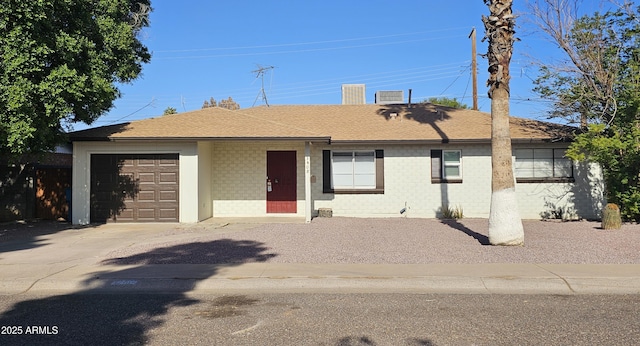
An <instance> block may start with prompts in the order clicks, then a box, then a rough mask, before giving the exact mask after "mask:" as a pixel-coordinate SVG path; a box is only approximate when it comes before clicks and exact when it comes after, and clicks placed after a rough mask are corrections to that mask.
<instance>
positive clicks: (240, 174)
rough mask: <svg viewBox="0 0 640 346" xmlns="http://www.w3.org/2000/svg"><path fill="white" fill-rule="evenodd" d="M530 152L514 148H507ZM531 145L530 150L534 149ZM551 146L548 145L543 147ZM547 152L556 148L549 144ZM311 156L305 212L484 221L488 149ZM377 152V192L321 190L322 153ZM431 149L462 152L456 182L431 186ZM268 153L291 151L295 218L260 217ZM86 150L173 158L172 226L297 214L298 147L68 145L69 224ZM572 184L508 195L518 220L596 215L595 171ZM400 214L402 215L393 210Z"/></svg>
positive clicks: (581, 172)
mask: <svg viewBox="0 0 640 346" xmlns="http://www.w3.org/2000/svg"><path fill="white" fill-rule="evenodd" d="M517 147H521V148H526V147H531V146H530V145H524V146H523V145H520V146H516V145H514V148H517ZM536 147H538V146H536ZM549 147H551V145H550V146H549ZM555 147H558V146H557V145H556V146H555ZM310 149H311V150H310V152H311V158H310V159H311V160H310V161H311V171H310V174H311V177H310V178H311V179H310V180H311V183H310V186H311V203H310V206H311V208H312V209H313V210H314V213H315V211H317V210H318V208H331V209H332V210H333V215H335V216H355V217H426V218H433V217H437V215H438V213H439V211H440V208H441V207H442V205H443V204H448V205H450V206H460V207H462V209H463V212H464V215H465V217H479V218H488V216H489V204H490V200H491V164H490V155H491V153H490V148H489V146H478V145H452V144H450V145H435V146H429V145H335V144H334V145H328V144H319V143H315V144H312V145H311V146H310ZM375 149H383V150H384V194H332V193H326V194H325V193H323V187H322V182H323V176H322V175H323V169H322V150H375ZM431 149H457V150H461V151H462V174H463V182H462V183H457V184H454V183H449V184H439V183H432V182H431V158H430V151H431ZM269 150H295V151H296V153H297V156H296V163H297V201H298V202H297V213H295V214H267V213H266V193H267V192H266V163H267V162H266V160H267V159H266V158H267V151H269ZM94 153H105V154H106V153H110V154H115V153H149V154H154V153H158V154H160V153H178V154H179V155H180V196H179V203H180V222H197V221H201V220H204V219H206V218H209V217H211V216H214V217H255V216H296V217H304V216H305V209H306V208H305V207H306V203H305V182H306V181H305V145H304V143H303V142H301V141H299V142H276V141H273V142H249V141H212V142H209V141H203V142H198V143H196V142H149V143H142V142H129V143H124V142H75V143H74V153H73V155H74V166H73V167H74V168H73V205H72V208H73V210H72V218H73V223H74V224H87V223H89V220H90V216H89V192H90V191H89V187H90V171H89V169H90V155H91V154H94ZM574 172H575V173H574V176H575V180H576V182H575V183H518V184H516V194H517V197H518V206H519V209H520V212H521V216H522V217H523V218H525V219H540V218H541V217H545V216H546V217H553V216H556V215H554V212H555V213H556V214H557V213H558V212H559V211H561V213H560V214H561V215H558V216H561V217H564V218H579V217H582V218H597V217H598V212H599V210H600V209H601V206H602V203H603V198H602V179H601V172H600V170H599V169H598V168H597V167H596V166H593V165H591V166H590V169H589V167H587V165H581V164H577V165H575V171H574ZM402 209H405V210H406V211H405V213H403V214H400V211H401V210H402Z"/></svg>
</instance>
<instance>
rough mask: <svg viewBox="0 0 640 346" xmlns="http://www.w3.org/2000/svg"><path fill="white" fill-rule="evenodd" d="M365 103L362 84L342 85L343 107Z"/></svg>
mask: <svg viewBox="0 0 640 346" xmlns="http://www.w3.org/2000/svg"><path fill="white" fill-rule="evenodd" d="M365 103H366V98H365V86H364V84H342V104H343V105H363V104H365Z"/></svg>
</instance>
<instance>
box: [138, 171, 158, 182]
mask: <svg viewBox="0 0 640 346" xmlns="http://www.w3.org/2000/svg"><path fill="white" fill-rule="evenodd" d="M138 178H139V182H140V184H155V183H156V173H155V172H140V173H138Z"/></svg>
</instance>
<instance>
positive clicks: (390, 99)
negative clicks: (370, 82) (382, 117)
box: [376, 90, 404, 105]
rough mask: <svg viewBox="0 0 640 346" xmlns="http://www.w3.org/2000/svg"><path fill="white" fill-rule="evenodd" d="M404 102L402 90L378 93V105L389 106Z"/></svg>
mask: <svg viewBox="0 0 640 346" xmlns="http://www.w3.org/2000/svg"><path fill="white" fill-rule="evenodd" d="M403 102H404V93H403V91H402V90H388V91H376V104H379V105H387V104H397V103H403Z"/></svg>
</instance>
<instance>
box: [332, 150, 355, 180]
mask: <svg viewBox="0 0 640 346" xmlns="http://www.w3.org/2000/svg"><path fill="white" fill-rule="evenodd" d="M352 155H353V154H352V153H348V155H345V153H334V154H333V174H334V175H336V174H353V156H352Z"/></svg>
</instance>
